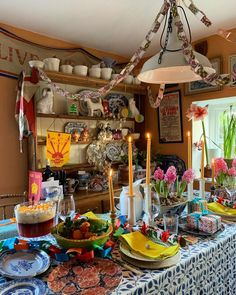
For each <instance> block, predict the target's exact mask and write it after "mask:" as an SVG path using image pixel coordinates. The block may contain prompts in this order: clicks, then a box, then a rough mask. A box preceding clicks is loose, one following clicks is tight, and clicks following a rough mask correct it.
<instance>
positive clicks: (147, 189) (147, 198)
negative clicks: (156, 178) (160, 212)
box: [143, 184, 152, 225]
mask: <svg viewBox="0 0 236 295" xmlns="http://www.w3.org/2000/svg"><path fill="white" fill-rule="evenodd" d="M143 187H144V215H143V221H144V222H145V223H146V224H147V225H150V223H151V221H152V199H151V186H150V184H145V185H144V186H143Z"/></svg>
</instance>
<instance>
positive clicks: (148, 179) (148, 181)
mask: <svg viewBox="0 0 236 295" xmlns="http://www.w3.org/2000/svg"><path fill="white" fill-rule="evenodd" d="M146 161H147V162H146V184H147V185H149V184H150V176H151V136H150V133H147V160H146Z"/></svg>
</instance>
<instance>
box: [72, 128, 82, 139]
mask: <svg viewBox="0 0 236 295" xmlns="http://www.w3.org/2000/svg"><path fill="white" fill-rule="evenodd" d="M80 136H81V135H80V133H79V132H78V131H77V130H75V131H74V132H73V133H72V135H71V137H72V139H73V140H74V141H75V142H78V141H79V139H80Z"/></svg>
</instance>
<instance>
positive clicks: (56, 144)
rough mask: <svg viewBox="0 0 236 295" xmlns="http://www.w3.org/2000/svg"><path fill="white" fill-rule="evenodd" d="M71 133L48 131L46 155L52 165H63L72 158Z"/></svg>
mask: <svg viewBox="0 0 236 295" xmlns="http://www.w3.org/2000/svg"><path fill="white" fill-rule="evenodd" d="M70 143H71V134H68V133H62V132H53V131H48V132H47V142H46V157H47V159H49V160H50V163H51V166H53V167H62V166H63V165H65V164H66V163H67V162H68V161H69V159H70Z"/></svg>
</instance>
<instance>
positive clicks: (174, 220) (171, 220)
mask: <svg viewBox="0 0 236 295" xmlns="http://www.w3.org/2000/svg"><path fill="white" fill-rule="evenodd" d="M163 222H164V230H165V231H169V232H170V233H171V234H175V235H177V234H178V226H179V215H178V214H170V213H166V214H164V215H163Z"/></svg>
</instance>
